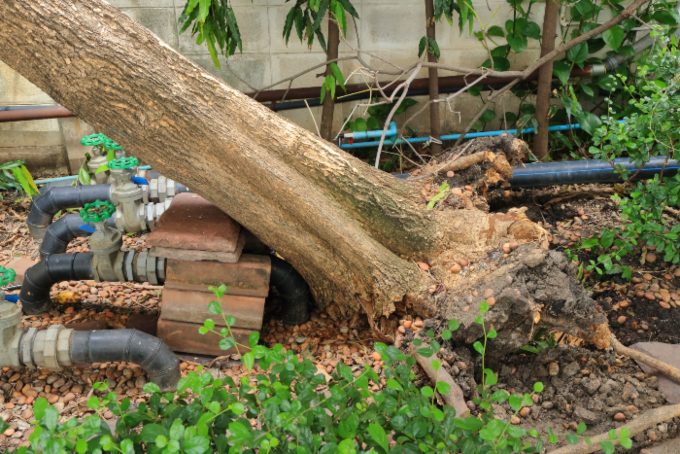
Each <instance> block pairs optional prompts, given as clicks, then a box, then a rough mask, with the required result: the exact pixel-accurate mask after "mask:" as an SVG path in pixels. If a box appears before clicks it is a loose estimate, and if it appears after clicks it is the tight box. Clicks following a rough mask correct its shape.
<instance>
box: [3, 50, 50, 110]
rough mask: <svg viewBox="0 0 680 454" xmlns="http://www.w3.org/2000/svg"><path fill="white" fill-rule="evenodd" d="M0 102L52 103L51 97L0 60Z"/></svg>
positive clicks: (7, 103) (8, 103) (9, 103)
mask: <svg viewBox="0 0 680 454" xmlns="http://www.w3.org/2000/svg"><path fill="white" fill-rule="evenodd" d="M0 104H6V105H13V104H25V105H33V104H54V101H53V100H52V98H50V97H49V96H48V95H47V94H46V93H44V92H43V91H41V90H40V89H39V88H38V87H36V86H35V85H33V84H32V83H31V82H29V81H28V79H26V78H25V77H23V76H21V75H20V74H19V73H18V72H16V71H14V70H13V69H12V68H10V67H9V66H7V65H6V64H5V63H3V62H1V61H0Z"/></svg>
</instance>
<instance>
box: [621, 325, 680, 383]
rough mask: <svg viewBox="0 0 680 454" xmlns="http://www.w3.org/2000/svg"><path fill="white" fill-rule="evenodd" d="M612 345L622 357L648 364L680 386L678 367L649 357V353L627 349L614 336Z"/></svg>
mask: <svg viewBox="0 0 680 454" xmlns="http://www.w3.org/2000/svg"><path fill="white" fill-rule="evenodd" d="M611 344H612V347H614V351H615V352H616V353H619V354H620V355H625V356H627V357H629V358H631V359H634V360H635V361H638V362H641V363H643V364H646V365H647V366H649V367H652V368H654V369H656V370H658V371H659V372H661V373H662V374H664V375H665V376H666V377H668V378H670V379H671V380H673V381H674V382H676V383H679V384H680V370H678V368H677V367H674V366H671V365H670V364H668V363H665V362H663V361H661V360H658V359H656V358H654V357H653V356H651V355H648V354H647V353H643V352H641V351H639V350H635V349H632V348H630V347H626V346H625V345H623V344H622V343H621V342H619V340H618V339H617V338H616V337H615V336H614V335H613V334H612V336H611Z"/></svg>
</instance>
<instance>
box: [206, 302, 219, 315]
mask: <svg viewBox="0 0 680 454" xmlns="http://www.w3.org/2000/svg"><path fill="white" fill-rule="evenodd" d="M208 312H209V313H211V314H213V315H220V314H222V305H221V304H220V303H219V302H218V301H211V302H210V303H209V304H208Z"/></svg>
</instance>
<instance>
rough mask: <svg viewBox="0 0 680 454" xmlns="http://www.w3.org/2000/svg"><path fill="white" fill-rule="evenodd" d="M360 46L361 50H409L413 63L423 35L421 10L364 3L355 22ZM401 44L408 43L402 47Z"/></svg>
mask: <svg viewBox="0 0 680 454" xmlns="http://www.w3.org/2000/svg"><path fill="white" fill-rule="evenodd" d="M359 26H360V27H361V45H362V48H363V49H364V50H369V51H382V50H389V49H398V50H400V51H402V52H404V50H405V49H404V48H405V47H406V48H407V49H408V48H409V47H410V48H412V49H413V55H414V57H413V60H414V61H415V60H417V58H418V56H417V52H418V42H419V41H420V38H421V37H422V36H423V35H424V34H425V9H424V8H423V7H421V6H418V7H414V8H412V9H407V6H406V5H403V4H401V3H399V4H395V5H394V6H393V7H391V8H390V7H386V6H385V5H384V4H382V5H381V4H366V5H364V8H363V16H362V17H361V19H360V20H359ZM405 43H408V45H407V46H405Z"/></svg>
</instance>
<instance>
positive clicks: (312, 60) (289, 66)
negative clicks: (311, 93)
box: [272, 39, 326, 87]
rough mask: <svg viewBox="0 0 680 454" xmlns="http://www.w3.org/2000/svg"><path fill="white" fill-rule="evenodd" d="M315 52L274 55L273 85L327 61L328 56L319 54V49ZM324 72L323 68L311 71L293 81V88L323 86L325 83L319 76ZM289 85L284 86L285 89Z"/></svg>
mask: <svg viewBox="0 0 680 454" xmlns="http://www.w3.org/2000/svg"><path fill="white" fill-rule="evenodd" d="M291 41H292V39H291ZM315 49H317V51H315V52H310V51H306V52H300V53H285V54H284V53H281V54H272V83H274V82H277V81H279V80H282V79H285V78H286V77H290V76H293V75H295V74H297V73H299V72H300V71H302V70H305V69H307V68H311V67H312V66H314V65H318V64H319V63H323V62H325V61H326V54H324V53H323V52H319V51H318V50H319V48H315ZM323 72H324V69H323V67H321V68H319V69H318V70H315V71H310V72H308V73H306V74H304V75H302V76H300V77H298V78H297V79H295V80H294V81H293V85H292V86H293V87H309V86H312V87H313V86H321V82H323V80H322V78H321V77H317V74H322V73H323ZM285 86H287V85H282V87H285Z"/></svg>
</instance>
